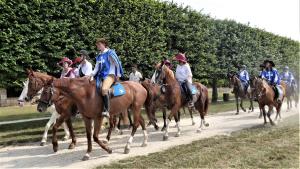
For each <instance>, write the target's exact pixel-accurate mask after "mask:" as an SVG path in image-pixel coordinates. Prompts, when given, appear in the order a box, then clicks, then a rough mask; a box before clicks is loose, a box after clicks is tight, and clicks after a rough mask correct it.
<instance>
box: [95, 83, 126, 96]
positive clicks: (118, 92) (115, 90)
mask: <svg viewBox="0 0 300 169" xmlns="http://www.w3.org/2000/svg"><path fill="white" fill-rule="evenodd" d="M101 87H102V82H101V83H100V84H97V85H96V88H97V91H98V92H99V93H100V89H101ZM109 93H110V96H111V97H118V96H123V95H124V94H126V89H125V88H124V86H123V85H122V84H121V83H119V82H115V83H113V84H112V86H111V87H110V89H109Z"/></svg>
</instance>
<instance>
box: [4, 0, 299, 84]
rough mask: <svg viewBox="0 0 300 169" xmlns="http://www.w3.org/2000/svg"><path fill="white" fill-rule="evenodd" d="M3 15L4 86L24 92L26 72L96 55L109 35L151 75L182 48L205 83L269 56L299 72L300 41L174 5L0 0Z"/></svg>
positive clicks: (129, 0)
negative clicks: (84, 52) (79, 53)
mask: <svg viewBox="0 0 300 169" xmlns="http://www.w3.org/2000/svg"><path fill="white" fill-rule="evenodd" d="M0 11H1V14H0V25H1V28H0V29H1V32H0V63H1V64H0V72H1V76H0V87H5V88H15V87H19V86H20V84H21V83H20V82H21V81H22V80H24V78H25V77H26V74H25V73H24V72H25V68H28V67H32V68H33V69H38V70H41V71H45V72H52V73H58V72H59V71H60V70H59V69H58V67H57V66H56V62H57V61H58V60H59V59H60V58H61V57H62V56H69V57H71V58H74V57H75V55H76V52H75V51H76V50H77V51H78V50H80V49H87V50H89V51H95V38H96V37H107V38H109V41H110V43H111V48H114V49H116V51H117V53H118V54H119V55H120V57H121V59H122V62H123V64H124V65H125V67H127V68H128V67H130V65H131V64H132V63H137V64H139V65H140V69H141V70H142V72H143V73H144V74H145V75H146V76H148V77H149V76H150V74H151V73H152V71H153V70H152V67H151V66H152V65H153V64H154V63H155V62H158V61H159V60H160V59H161V58H162V57H163V56H166V57H171V56H172V55H173V54H174V53H176V52H177V49H178V48H183V49H184V50H185V51H186V52H187V56H188V59H189V62H190V63H191V65H192V68H193V71H194V76H195V78H196V79H198V80H200V81H202V82H203V83H205V84H211V83H212V82H214V84H217V83H220V82H221V83H222V84H221V85H224V83H223V82H225V83H226V81H224V79H225V78H226V77H225V75H226V73H227V72H228V71H236V70H237V66H238V65H240V64H246V65H247V66H248V67H249V69H250V72H252V73H253V74H256V73H257V71H258V65H259V63H261V62H262V61H263V60H264V59H265V58H271V59H273V60H275V63H276V64H278V65H279V67H278V69H280V70H281V68H282V67H283V66H284V65H289V66H290V67H291V68H292V69H293V70H294V71H295V72H296V74H297V75H299V67H298V66H299V65H298V63H299V55H298V54H299V42H296V41H293V40H291V39H288V38H284V37H280V36H277V35H274V34H271V33H268V32H266V31H264V30H260V29H256V28H250V27H249V26H247V25H243V24H239V23H236V22H235V21H230V20H216V19H213V18H211V17H209V16H207V15H203V14H201V13H199V12H196V11H193V10H191V9H190V8H183V7H179V6H177V5H176V4H173V3H168V2H158V1H155V0H101V1H100V0H97V1H95V0H89V1H86V0H64V1H59V0H44V1H42V0H32V1H25V0H0ZM127 70H129V69H127ZM126 73H127V74H128V73H129V71H126ZM222 79H223V80H222ZM220 80H221V81H220ZM218 81H219V82H218Z"/></svg>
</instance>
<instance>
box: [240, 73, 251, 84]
mask: <svg viewBox="0 0 300 169" xmlns="http://www.w3.org/2000/svg"><path fill="white" fill-rule="evenodd" d="M239 79H240V80H241V81H242V82H247V83H248V82H249V73H248V72H247V70H242V71H241V72H240V73H239Z"/></svg>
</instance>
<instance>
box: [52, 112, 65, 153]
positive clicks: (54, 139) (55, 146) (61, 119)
mask: <svg viewBox="0 0 300 169" xmlns="http://www.w3.org/2000/svg"><path fill="white" fill-rule="evenodd" d="M65 116H66V115H65V114H62V115H61V116H59V118H58V119H56V123H55V124H54V125H53V127H52V145H53V151H54V152H57V150H58V143H57V135H56V133H57V129H58V127H59V126H60V125H61V124H62V123H63V122H64V120H65Z"/></svg>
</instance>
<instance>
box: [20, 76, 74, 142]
mask: <svg viewBox="0 0 300 169" xmlns="http://www.w3.org/2000/svg"><path fill="white" fill-rule="evenodd" d="M23 84H24V87H23V90H22V93H21V95H20V96H19V98H18V104H19V106H20V107H22V106H23V105H24V102H25V97H26V96H27V93H28V79H27V80H26V81H25V82H24V83H23ZM40 93H41V91H39V92H38V95H37V96H36V99H37V100H39V99H40V96H41V95H40ZM36 102H38V101H36ZM48 111H49V112H50V113H51V117H50V119H49V121H48V122H47V124H46V126H45V131H44V134H43V137H42V140H41V143H40V145H41V146H44V145H45V143H46V142H47V134H48V131H49V128H50V127H51V126H52V125H54V124H55V121H56V119H57V118H58V117H59V116H60V115H59V114H58V113H57V111H56V110H55V107H54V106H50V108H49V109H48ZM63 128H64V131H65V136H64V140H68V139H69V138H70V132H69V128H68V127H67V125H66V123H63Z"/></svg>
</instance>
